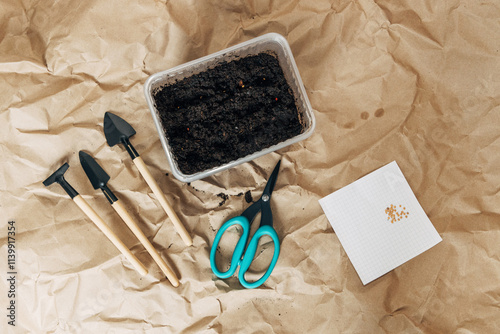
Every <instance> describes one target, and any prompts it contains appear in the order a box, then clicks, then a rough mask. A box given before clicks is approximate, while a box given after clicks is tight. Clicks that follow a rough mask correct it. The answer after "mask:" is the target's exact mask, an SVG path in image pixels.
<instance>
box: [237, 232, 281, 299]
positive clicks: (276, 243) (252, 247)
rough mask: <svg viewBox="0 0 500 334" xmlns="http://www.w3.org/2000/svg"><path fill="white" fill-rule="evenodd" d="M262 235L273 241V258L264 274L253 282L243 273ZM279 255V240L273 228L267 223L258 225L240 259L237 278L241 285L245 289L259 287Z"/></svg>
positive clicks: (249, 263) (251, 259)
mask: <svg viewBox="0 0 500 334" xmlns="http://www.w3.org/2000/svg"><path fill="white" fill-rule="evenodd" d="M264 235H268V236H270V237H271V239H272V240H273V242H274V254H273V259H272V260H271V263H270V264H269V268H267V271H266V272H265V273H264V275H262V277H261V278H259V279H258V280H256V281H255V282H248V281H247V280H246V279H245V273H246V272H247V270H248V268H250V265H251V264H252V261H253V258H254V257H255V252H256V251H257V246H258V244H259V239H260V238H261V237H262V236H264ZM279 255H280V242H279V239H278V235H277V234H276V231H275V230H274V228H272V227H271V226H269V225H265V226H261V227H259V229H258V230H257V231H256V232H255V234H254V235H253V237H252V239H251V240H250V243H249V244H248V247H247V249H246V251H245V255H244V256H243V259H242V260H241V263H240V271H239V272H238V279H239V280H240V283H241V285H243V286H244V287H245V288H247V289H253V288H256V287H259V286H260V285H261V284H262V283H264V282H265V280H267V279H268V277H269V276H270V275H271V272H272V271H273V269H274V266H275V265H276V262H277V261H278V257H279ZM233 260H234V255H233Z"/></svg>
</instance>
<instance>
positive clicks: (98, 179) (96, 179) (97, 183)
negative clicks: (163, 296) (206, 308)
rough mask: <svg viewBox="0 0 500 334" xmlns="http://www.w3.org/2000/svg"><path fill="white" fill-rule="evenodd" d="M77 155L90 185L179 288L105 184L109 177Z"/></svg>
mask: <svg viewBox="0 0 500 334" xmlns="http://www.w3.org/2000/svg"><path fill="white" fill-rule="evenodd" d="M79 155H80V163H81V164H82V167H83V170H84V171H85V174H87V176H88V178H89V180H90V183H92V186H93V187H94V189H98V188H99V189H101V190H102V192H103V193H104V196H106V198H107V199H108V201H109V203H111V206H112V207H113V209H115V211H116V213H118V215H119V216H120V217H121V218H122V220H123V221H124V222H125V224H127V226H128V227H129V228H130V230H131V231H132V232H133V233H134V235H135V236H136V237H137V239H139V241H140V242H141V244H143V245H144V247H145V248H146V250H147V251H148V253H149V254H150V255H151V257H152V258H153V260H155V262H156V263H157V264H158V266H159V267H160V268H161V270H162V271H163V273H164V274H165V276H166V277H167V279H168V280H169V281H170V283H171V284H172V285H173V286H174V287H177V286H179V279H178V278H177V276H176V275H175V273H174V272H173V271H172V270H171V269H170V268H169V267H168V265H167V264H166V263H165V261H163V259H162V258H161V256H160V254H158V252H157V251H156V249H155V248H154V247H153V245H152V244H151V242H149V240H148V238H147V237H146V236H145V235H144V233H143V232H142V231H141V229H140V228H139V226H138V225H137V223H136V222H135V221H134V219H133V218H132V216H131V215H130V214H129V213H128V211H127V210H126V209H125V207H124V206H123V205H122V203H121V202H120V200H119V199H118V198H117V197H116V196H115V194H113V192H112V191H111V190H110V189H109V187H108V186H107V183H108V181H109V179H110V177H109V175H108V174H107V173H106V172H105V171H104V169H102V167H101V166H99V164H98V163H97V161H95V160H94V158H93V157H91V156H90V155H89V154H87V153H85V152H83V151H80V153H79Z"/></svg>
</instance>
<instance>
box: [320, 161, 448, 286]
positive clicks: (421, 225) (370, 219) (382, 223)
mask: <svg viewBox="0 0 500 334" xmlns="http://www.w3.org/2000/svg"><path fill="white" fill-rule="evenodd" d="M319 203H320V205H321V207H322V208H323V211H324V212H325V214H326V216H327V218H328V221H329V222H330V224H331V225H332V227H333V230H334V231H335V233H336V234H337V237H338V238H339V240H340V243H341V244H342V247H344V250H345V251H346V253H347V256H348V257H349V259H350V261H351V263H352V264H353V266H354V268H355V269H356V272H357V273H358V275H359V277H360V278H361V281H362V282H363V284H364V285H366V284H368V283H369V282H371V281H373V280H374V279H376V278H378V277H380V276H382V275H384V274H386V273H387V272H389V271H391V270H392V269H394V268H396V267H398V266H400V265H402V264H403V263H405V262H406V261H408V260H410V259H412V258H414V257H415V256H417V255H419V254H421V253H423V252H424V251H426V250H428V249H429V248H431V247H432V246H434V245H436V244H438V243H439V242H440V241H441V240H442V239H441V237H440V236H439V234H438V233H437V231H436V229H435V228H434V226H433V225H432V223H431V221H430V220H429V218H428V217H427V215H426V214H425V212H424V210H423V209H422V207H421V206H420V204H419V203H418V200H417V198H416V197H415V195H414V194H413V192H412V190H411V188H410V186H409V184H408V182H407V181H406V179H405V177H404V175H403V173H402V172H401V170H400V169H399V166H398V165H397V163H396V162H395V161H393V162H391V163H389V164H387V165H385V166H384V167H382V168H380V169H378V170H376V171H374V172H372V173H370V174H368V175H366V176H364V177H362V178H360V179H359V180H357V181H355V182H353V183H351V184H350V185H348V186H346V187H344V188H342V189H339V190H337V191H335V192H334V193H332V194H330V195H328V196H326V197H324V198H322V199H320V200H319Z"/></svg>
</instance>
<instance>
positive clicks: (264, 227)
mask: <svg viewBox="0 0 500 334" xmlns="http://www.w3.org/2000/svg"><path fill="white" fill-rule="evenodd" d="M280 163H281V160H280V161H278V163H277V164H276V167H274V170H273V172H272V174H271V176H270V177H269V180H268V181H267V184H266V187H265V188H264V192H263V193H262V196H261V197H260V198H259V200H258V201H257V202H255V203H253V204H252V205H250V206H249V207H248V208H247V209H246V210H245V211H243V213H242V214H241V216H237V217H234V218H231V219H230V220H228V221H227V222H225V223H224V224H223V225H222V226H221V228H220V229H219V231H218V232H217V234H216V235H215V239H214V244H213V245H212V249H211V251H210V266H211V267H212V271H213V272H214V274H215V275H216V276H217V277H219V278H221V279H226V278H229V277H231V276H232V275H233V274H234V273H235V271H236V267H238V266H240V270H239V272H238V279H239V281H240V283H241V285H243V286H244V287H245V288H247V289H253V288H256V287H259V286H260V285H262V283H264V281H265V280H266V279H267V278H268V277H269V276H270V275H271V272H272V271H273V269H274V266H275V265H276V262H277V261H278V256H279V254H280V243H279V239H278V235H277V234H276V231H275V229H274V228H273V215H272V212H271V205H270V201H271V194H272V192H273V190H274V185H275V184H276V179H277V178H278V172H279V167H280ZM259 212H261V219H260V226H259V228H258V229H257V231H256V232H255V233H254V235H253V237H252V238H251V239H250V243H248V246H246V244H247V242H248V239H249V237H250V225H251V224H252V221H253V220H254V218H255V216H257V214H258V213H259ZM233 225H239V226H241V227H242V229H243V234H242V235H241V236H240V239H239V240H238V243H237V244H236V247H235V248H234V251H233V257H232V258H231V265H230V267H229V269H228V270H227V271H226V272H221V271H219V269H217V265H216V263H215V253H216V250H217V247H218V246H219V241H220V239H221V238H222V235H223V234H224V232H225V231H226V230H227V229H228V228H230V227H231V226H233ZM264 235H268V236H270V237H271V239H272V240H273V242H274V254H273V259H272V260H271V263H270V264H269V267H268V268H267V271H266V272H265V274H264V275H263V276H262V277H261V278H260V279H258V280H257V281H255V282H248V281H247V280H246V279H245V273H246V272H247V270H248V268H249V267H250V265H251V264H252V261H253V258H254V256H255V252H256V251H257V245H258V243H259V240H260V238H261V237H262V236H264ZM245 246H246V249H245Z"/></svg>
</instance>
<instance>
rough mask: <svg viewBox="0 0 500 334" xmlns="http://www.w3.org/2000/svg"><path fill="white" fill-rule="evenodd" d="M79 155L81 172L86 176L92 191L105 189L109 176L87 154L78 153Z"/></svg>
mask: <svg viewBox="0 0 500 334" xmlns="http://www.w3.org/2000/svg"><path fill="white" fill-rule="evenodd" d="M79 155H80V163H81V164H82V167H83V170H84V171H85V174H87V176H88V178H89V180H90V183H92V186H93V187H94V189H98V188H103V187H105V186H106V183H108V181H109V175H108V174H107V173H106V172H105V171H104V169H102V167H101V166H99V164H98V163H97V161H95V159H94V158H92V157H91V156H90V155H89V154H87V153H85V152H83V151H80V153H79Z"/></svg>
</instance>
